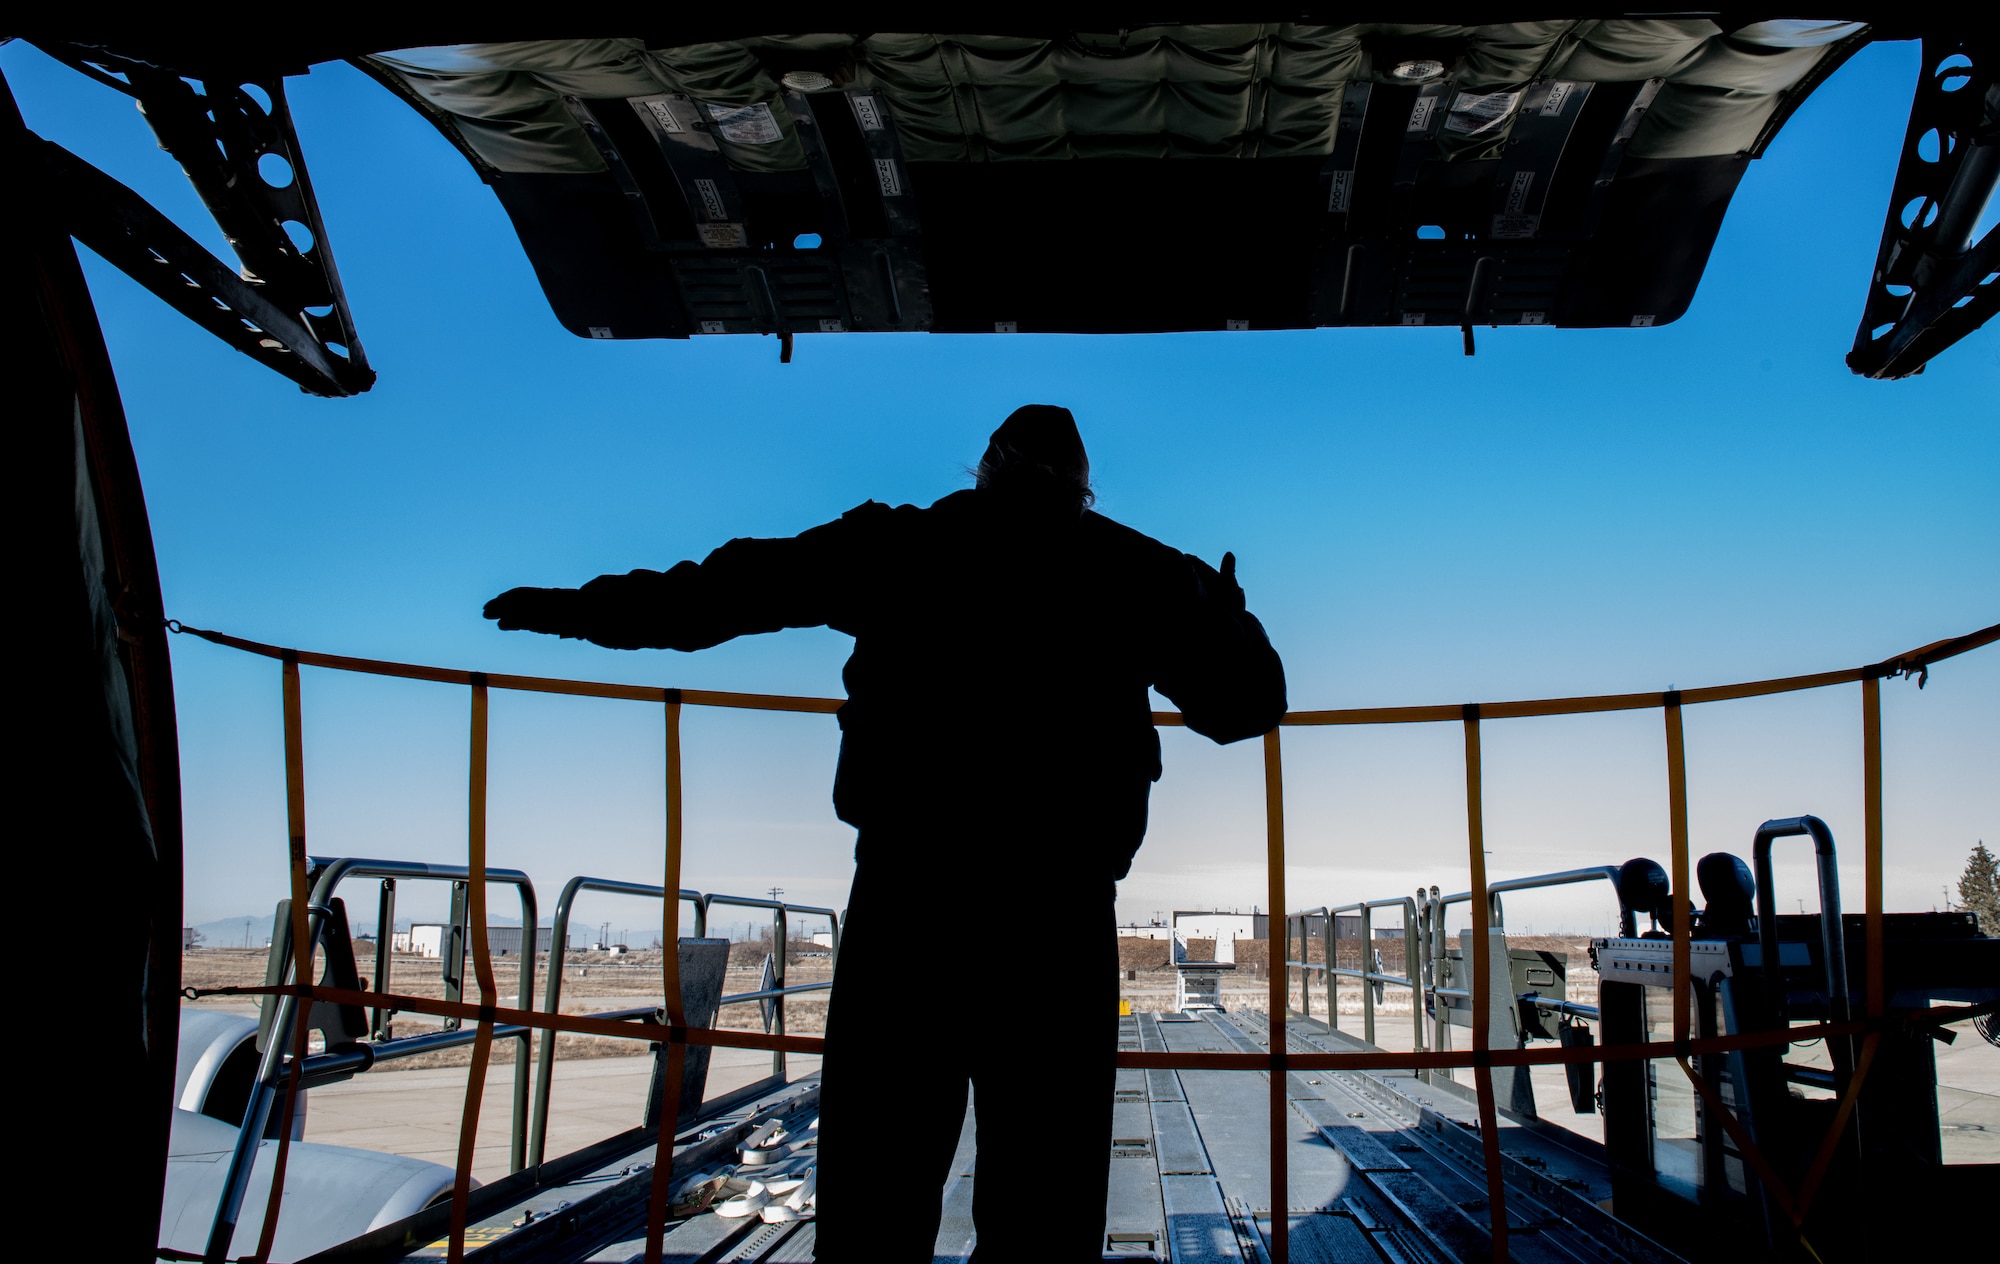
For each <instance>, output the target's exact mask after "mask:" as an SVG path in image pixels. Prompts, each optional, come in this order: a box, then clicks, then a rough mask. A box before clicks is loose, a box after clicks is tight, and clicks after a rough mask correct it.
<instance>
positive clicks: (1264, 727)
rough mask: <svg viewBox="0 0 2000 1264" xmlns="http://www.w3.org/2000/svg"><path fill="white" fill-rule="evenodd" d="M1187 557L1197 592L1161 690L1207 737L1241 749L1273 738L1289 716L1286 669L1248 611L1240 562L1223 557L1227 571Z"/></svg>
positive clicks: (1171, 640) (1171, 643) (1172, 645)
mask: <svg viewBox="0 0 2000 1264" xmlns="http://www.w3.org/2000/svg"><path fill="white" fill-rule="evenodd" d="M1185 556H1186V557H1187V562H1188V567H1189V570H1190V572H1191V575H1190V589H1191V591H1188V592H1184V593H1183V594H1182V599H1181V600H1180V601H1179V602H1177V603H1176V606H1177V609H1176V612H1175V617H1174V619H1173V623H1174V626H1173V627H1171V628H1170V629H1169V630H1168V635H1167V644H1166V650H1167V653H1166V661H1165V662H1164V663H1163V664H1162V667H1161V670H1160V673H1159V679H1158V680H1156V681H1155V682H1154V684H1155V686H1156V687H1157V688H1158V689H1159V691H1160V692H1161V693H1163V694H1165V695H1166V696H1167V697H1168V698H1169V699H1171V700H1172V701H1173V704H1174V705H1175V706H1177V707H1179V708H1180V711H1181V716H1182V717H1183V718H1184V719H1185V720H1186V721H1187V726H1188V727H1189V728H1191V729H1193V730H1194V731H1195V732H1197V733H1199V734H1201V735H1202V736H1203V737H1206V738H1210V739H1212V740H1214V741H1217V742H1236V741H1241V740H1242V739H1244V738H1246V737H1258V736H1261V735H1262V734H1265V733H1268V732H1270V731H1271V730H1272V729H1274V728H1276V727H1277V726H1278V721H1279V720H1281V719H1283V718H1284V715H1285V665H1284V663H1283V662H1282V661H1280V660H1279V658H1278V651H1276V650H1274V649H1272V648H1271V641H1270V638H1269V637H1267V636H1265V635H1264V625H1263V624H1261V623H1259V622H1258V621H1257V616H1256V615H1253V614H1251V613H1250V611H1249V610H1248V609H1246V608H1245V602H1244V598H1243V588H1242V586H1241V585H1239V584H1238V583H1237V582H1236V555H1235V554H1234V553H1225V554H1223V555H1222V569H1221V570H1220V571H1217V570H1216V569H1215V568H1214V567H1212V566H1210V565H1209V564H1208V563H1206V562H1204V561H1202V560H1201V559H1200V558H1198V557H1195V556H1194V555H1192V554H1187V555H1185Z"/></svg>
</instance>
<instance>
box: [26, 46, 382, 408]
mask: <svg viewBox="0 0 2000 1264" xmlns="http://www.w3.org/2000/svg"><path fill="white" fill-rule="evenodd" d="M42 47H43V50H44V51H45V52H48V53H49V54H50V55H51V56H54V57H56V58H58V59H59V60H61V61H62V62H64V63H65V64H66V65H68V66H70V67H71V68H72V69H74V70H77V71H79V72H80V73H82V74H85V75H87V76H89V77H90V78H92V79H95V80H97V81H98V82H99V83H102V84H105V85H106V86H108V87H111V88H114V89H116V90H117V91H119V92H122V93H124V94H126V95H127V96H130V97H132V98H134V99H135V100H137V101H138V103H139V109H140V112H141V113H142V114H143V115H144V116H145V118H146V122H147V123H148V124H149V125H150V126H151V127H152V129H153V134H154V136H155V137H157V138H158V140H159V143H160V148H162V149H164V150H166V151H167V152H168V153H169V154H171V155H172V156H173V158H174V160H175V161H177V162H178V163H180V166H181V170H182V171H184V172H185V173H186V174H187V177H188V180H189V182H190V183H192V184H193V185H194V188H195V192H196V193H197V194H199V195H200V197H201V200H202V202H203V204H204V205H206V206H207V207H208V210H209V213H210V214H211V215H213V216H214V217H215V222H216V225H217V226H218V227H220V228H221V229H222V233H223V236H224V237H225V238H227V239H228V241H229V244H230V247H231V248H232V249H233V250H234V251H235V252H236V255H237V258H238V259H239V260H241V262H242V267H241V269H240V271H238V272H237V274H236V278H235V279H236V280H237V281H238V282H239V283H240V286H229V285H227V284H226V283H218V282H217V281H216V280H215V279H214V278H212V277H209V276H206V275H203V274H204V273H208V272H212V271H214V270H215V269H211V268H208V267H206V266H205V265H203V264H202V263H201V262H200V259H195V258H193V257H190V256H188V255H187V251H188V250H189V249H192V250H193V251H195V252H197V253H198V254H199V256H200V257H201V258H203V259H207V260H208V261H209V262H210V263H213V264H216V268H218V269H222V270H223V271H224V272H227V269H226V265H221V264H220V263H219V262H218V261H216V260H214V258H213V256H211V255H209V254H208V252H207V251H206V250H203V249H202V248H201V247H200V246H198V245H196V244H195V243H194V241H193V239H192V238H190V237H188V236H187V235H186V234H185V233H182V232H181V231H180V230H179V229H178V228H177V227H175V226H174V225H173V224H172V223H171V222H170V221H168V220H167V219H166V218H165V217H164V216H162V215H160V214H159V212H158V211H156V210H154V209H153V208H152V207H151V206H149V205H147V204H146V203H145V202H144V201H143V200H142V199H140V198H139V196H138V194H136V193H133V192H132V191H131V190H130V189H127V188H125V186H123V185H121V184H118V183H117V182H116V181H113V180H111V179H110V177H108V176H103V175H102V173H99V172H96V171H95V170H94V169H92V168H89V167H88V166H87V165H86V164H83V163H82V162H81V160H79V159H76V158H75V157H74V156H73V155H70V154H67V153H66V152H64V151H57V152H59V153H61V154H62V158H63V159H67V163H63V162H62V161H61V160H58V163H59V165H64V166H71V167H73V168H82V169H83V170H84V171H88V172H90V173H91V174H92V175H96V176H98V177H99V178H100V179H102V180H103V181H105V182H108V184H109V185H110V186H111V189H115V190H116V196H115V197H114V200H115V201H116V202H118V203H119V206H118V207H117V209H116V211H115V212H109V213H108V212H107V210H106V208H104V207H102V206H92V205H73V206H72V207H71V208H70V211H71V216H70V218H71V224H70V227H71V230H72V232H73V233H75V235H77V236H78V237H79V239H83V240H85V244H86V245H89V246H90V247H91V248H92V249H93V250H97V251H98V253H100V254H104V255H105V256H106V258H108V259H111V261H112V262H113V263H115V264H117V266H118V267H119V268H121V269H122V270H123V271H125V272H127V273H129V274H130V275H132V276H133V277H134V278H135V279H137V280H139V282H140V283H141V284H143V285H145V286H146V287H147V288H148V289H151V290H152V291H153V292H154V293H156V294H159V295H160V296H161V297H162V298H164V299H166V300H167V301H168V302H169V303H171V304H172V305H173V306H174V307H176V308H178V309H179V310H180V311H181V312H182V313H183V314H186V315H188V316H191V317H193V318H194V319H195V320H196V322H197V323H199V324H201V325H202V326H204V327H205V328H207V329H209V330H210V331H211V332H213V333H216V334H217V335H218V336H220V337H222V338H223V339H224V341H226V342H228V343H230V344H231V345H232V346H235V347H236V348H237V349H238V350H241V351H245V352H247V353H248V354H250V355H252V356H253V357H255V358H257V359H259V360H261V361H263V362H264V363H266V364H268V365H270V366H271V367H272V368H275V369H277V370H278V371H279V372H281V373H284V374H285V376H287V377H289V378H291V379H292V380H293V381H295V382H298V383H299V385H300V386H302V387H304V388H305V389H306V390H307V391H309V392H311V393H312V394H315V395H331V396H342V395H358V394H360V393H361V392H362V391H365V390H367V389H368V388H369V387H370V386H372V385H374V382H375V373H374V371H373V370H371V369H370V368H369V367H368V360H367V357H366V355H364V354H363V352H362V349H361V342H360V339H359V338H358V337H357V336H356V334H355V330H354V321H353V317H352V315H351V313H350V312H349V310H348V305H347V296H346V294H345V292H344V291H343V290H342V289H341V285H340V275H339V273H338V271H336V269H335V267H334V262H333V252H332V249H331V247H330V246H329V245H328V244H327V233H326V225H325V224H324V222H323V221H322V220H321V218H320V212H319V203H318V201H317V200H316V199H315V198H314V196H313V191H312V181H311V179H310V177H309V176H308V175H307V172H306V164H305V157H304V155H303V154H302V153H301V151H300V148H299V142H298V134H297V131H296V130H295V129H294V127H293V125H292V116H291V111H290V109H289V108H288V107H287V106H286V103H285V83H284V77H283V75H281V74H277V73H268V74H260V75H257V76H253V77H250V78H248V79H239V78H237V77H229V78H204V79H201V80H199V81H197V80H193V79H189V78H184V77H182V76H181V75H179V74H176V73H174V72H173V71H171V70H167V69H163V68H161V67H159V66H155V65H151V64H148V63H146V62H142V61H138V60H135V59H132V58H127V57H121V56H118V55H116V54H112V53H108V52H106V51H105V50H103V49H99V48H89V47H85V46H82V45H69V44H48V45H43V46H42ZM83 182H84V183H89V182H90V181H89V179H88V177H84V178H83ZM111 189H105V188H99V189H97V190H93V192H94V193H95V194H96V196H99V197H102V196H104V195H105V194H107V193H109V192H111ZM114 218H115V219H118V220H122V225H120V226H121V227H122V228H123V230H124V233H125V236H126V237H127V239H128V240H127V241H126V242H125V243H123V244H122V246H120V245H115V246H114V248H115V249H116V253H117V254H118V255H119V256H122V258H121V257H114V256H113V254H112V253H107V251H106V250H105V249H104V248H102V247H100V246H99V244H98V243H97V242H96V241H91V240H88V239H84V238H83V232H84V231H85V230H84V228H82V227H79V225H80V224H81V223H82V222H83V221H94V223H93V224H92V225H91V227H93V228H95V229H97V230H100V231H101V230H103V229H105V228H107V227H109V225H108V224H107V223H106V222H105V221H106V220H107V219H114ZM142 228H143V229H145V230H146V231H145V232H144V234H143V237H144V239H139V238H137V237H134V232H135V230H140V229H142ZM162 243H165V248H164V249H162V248H161V246H162ZM150 261H157V262H160V263H166V262H170V261H171V262H172V264H173V266H174V269H175V271H176V273H177V274H178V275H179V276H180V277H181V278H184V279H185V280H186V281H187V282H188V283H189V284H191V285H192V286H193V287H194V290H207V291H210V293H206V294H198V293H193V292H192V291H191V292H190V294H188V295H175V294H173V293H170V292H169V290H168V288H166V287H165V286H163V285H162V284H160V283H156V279H155V278H153V277H150V276H149V275H147V273H148V272H149V271H155V272H156V271H158V270H157V269H148V268H147V266H146V264H147V263H148V262H150ZM133 264H137V265H138V266H137V267H135V266H132V265H133ZM223 291H231V292H229V293H224V292H223ZM225 302H226V303H227V307H226V308H222V309H221V313H220V314H221V315H222V316H224V317H226V319H225V320H222V321H218V320H215V319H212V317H213V316H214V315H215V313H212V312H210V311H209V310H208V309H209V308H210V307H216V306H217V305H218V304H221V303H225ZM203 304H207V305H208V306H207V307H204V306H203ZM232 313H237V314H240V315H241V316H242V317H245V318H247V319H248V321H249V323H250V324H253V325H255V326H257V328H254V329H250V328H244V327H243V321H242V320H240V319H238V318H237V316H236V315H235V314H232ZM280 316H282V317H283V319H279V317H280ZM286 325H289V328H283V327H284V326H286ZM273 342H276V343H279V344H282V345H281V346H278V347H272V346H271V345H269V344H271V343H273ZM260 352H261V353H260ZM266 353H270V354H266Z"/></svg>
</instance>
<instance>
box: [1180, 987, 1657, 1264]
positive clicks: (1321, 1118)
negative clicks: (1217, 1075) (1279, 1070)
mask: <svg viewBox="0 0 2000 1264" xmlns="http://www.w3.org/2000/svg"><path fill="white" fill-rule="evenodd" d="M1207 1021H1208V1022H1209V1023H1210V1024H1211V1025H1213V1026H1214V1027H1216V1028H1217V1029H1218V1030H1220V1031H1221V1032H1222V1033H1223V1034H1224V1035H1225V1037H1226V1038H1227V1039H1228V1040H1229V1041H1230V1043H1231V1045H1232V1046H1233V1047H1235V1048H1237V1049H1240V1050H1243V1051H1246V1052H1261V1051H1263V1049H1264V1048H1265V1047H1266V1041H1267V1040H1268V1038H1269V1025H1268V1023H1267V1022H1266V1021H1265V1019H1264V1016H1263V1015H1261V1014H1254V1013H1252V1014H1240V1015H1228V1016H1224V1015H1214V1016H1210V1017H1209V1018H1208V1020H1207ZM1287 1036H1288V1039H1287V1042H1286V1043H1287V1047H1288V1049H1289V1050H1290V1051H1292V1052H1295V1053H1309V1052H1354V1051H1361V1050H1367V1049H1368V1048H1369V1046H1366V1045H1364V1044H1362V1043H1361V1042H1359V1041H1356V1040H1354V1039H1352V1038H1351V1037H1346V1036H1343V1035H1341V1034H1339V1033H1334V1032H1328V1031H1327V1030H1326V1028H1325V1027H1324V1026H1322V1025H1321V1024H1318V1023H1312V1022H1307V1023H1304V1024H1292V1025H1288V1030H1287ZM1256 1078H1257V1079H1258V1080H1259V1081H1261V1082H1263V1083H1264V1084H1266V1085H1268V1082H1269V1081H1268V1079H1267V1078H1266V1077H1265V1076H1264V1075H1262V1074H1259V1075H1258V1076H1257V1077H1256ZM1287 1080H1288V1087H1289V1091H1290V1098H1291V1105H1292V1111H1293V1114H1294V1115H1295V1116H1297V1117H1298V1118H1300V1119H1302V1120H1304V1121H1305V1123H1306V1124H1307V1125H1309V1126H1310V1127H1311V1128H1312V1129H1313V1131H1314V1133H1315V1134H1316V1135H1318V1136H1319V1137H1321V1138H1323V1139H1324V1140H1325V1142H1326V1143H1327V1144H1328V1145H1330V1146H1332V1147H1333V1148H1334V1149H1336V1150H1337V1151H1338V1152H1339V1153H1340V1156H1341V1157H1342V1159H1344V1160H1345V1162H1346V1165H1347V1167H1348V1169H1349V1172H1350V1176H1349V1178H1348V1179H1347V1181H1346V1183H1345V1184H1344V1186H1343V1187H1342V1188H1341V1189H1340V1191H1339V1194H1338V1197H1337V1198H1334V1199H1330V1200H1328V1201H1326V1202H1324V1203H1322V1204H1321V1205H1319V1206H1317V1207H1312V1206H1301V1205H1299V1202H1298V1200H1297V1199H1296V1198H1295V1199H1294V1206H1293V1207H1292V1213H1293V1214H1292V1240H1293V1251H1292V1256H1293V1258H1294V1259H1298V1260H1306V1259H1312V1258H1315V1257H1314V1256H1312V1255H1309V1254H1306V1253H1304V1252H1305V1251H1306V1250H1309V1249H1311V1248H1309V1247H1307V1245H1306V1244H1307V1241H1308V1240H1311V1241H1315V1242H1316V1241H1318V1240H1320V1239H1322V1238H1325V1237H1329V1236H1332V1234H1331V1232H1330V1230H1333V1228H1334V1227H1333V1226H1331V1225H1328V1224H1325V1223H1323V1221H1324V1220H1325V1219H1326V1218H1329V1217H1331V1218H1333V1219H1336V1220H1337V1219H1349V1220H1352V1221H1353V1222H1354V1224H1355V1225H1356V1226H1357V1227H1358V1228H1361V1229H1363V1230H1365V1231H1366V1234H1367V1236H1368V1240H1369V1242H1370V1244H1371V1245H1374V1246H1375V1247H1377V1248H1378V1250H1379V1251H1380V1255H1379V1258H1382V1259H1389V1260H1394V1259H1397V1258H1399V1257H1400V1258H1405V1259H1411V1260H1423V1259H1428V1260H1439V1261H1449V1262H1451V1264H1457V1262H1459V1261H1467V1262H1468V1264H1470V1262H1472V1261H1485V1260H1488V1259H1490V1258H1491V1257H1492V1240H1491V1237H1490V1234H1489V1232H1488V1229H1487V1223H1488V1220H1487V1217H1488V1210H1487V1188H1486V1169H1485V1163H1484V1158H1483V1152H1482V1147H1481V1144H1480V1137H1479V1133H1478V1127H1477V1106H1476V1104H1475V1102H1474V1101H1473V1099H1472V1097H1471V1095H1470V1094H1469V1093H1468V1092H1467V1091H1466V1090H1465V1089H1463V1088H1462V1087H1460V1086H1458V1085H1456V1084H1451V1083H1448V1082H1447V1083H1438V1084H1430V1083H1426V1082H1424V1081H1422V1080H1420V1079H1418V1078H1417V1077H1416V1076H1415V1075H1413V1074H1409V1073H1403V1074H1360V1073H1348V1072H1316V1073H1303V1074H1302V1073H1296V1072H1294V1073H1290V1074H1288V1075H1287ZM1500 1147H1501V1155H1502V1157H1501V1162H1502V1165H1503V1167H1502V1171H1503V1179H1504V1181H1505V1183H1506V1188H1507V1223H1508V1230H1509V1242H1508V1254H1509V1257H1510V1258H1511V1259H1514V1260H1516V1261H1520V1262H1521V1264H1544V1262H1548V1264H1557V1262H1562V1264H1568V1262H1570V1261H1584V1262H1591V1264H1597V1262H1600V1261H1601V1262H1604V1264H1615V1262H1622V1261H1633V1262H1635V1264H1679V1261H1680V1257H1679V1256H1677V1255H1675V1254H1673V1253H1672V1252H1670V1251H1668V1250H1666V1249H1665V1248H1663V1247H1661V1246H1659V1245H1658V1244H1657V1243H1654V1242H1652V1241H1650V1240H1649V1239H1647V1238H1645V1237H1643V1236H1642V1235H1640V1234H1637V1233H1635V1232H1634V1231H1633V1230H1631V1229H1630V1228H1629V1227H1627V1226H1625V1225H1623V1224H1620V1223H1619V1222H1618V1221H1616V1220H1615V1219H1613V1218H1612V1217H1611V1216H1610V1215H1609V1214H1607V1213H1606V1212H1605V1211H1603V1210H1602V1208H1601V1207H1600V1206H1599V1204H1600V1202H1602V1201H1604V1200H1606V1199H1608V1198H1609V1197H1610V1192H1611V1190H1610V1173H1609V1169H1608V1166H1607V1165H1606V1164H1605V1162H1604V1160H1603V1157H1602V1151H1601V1148H1599V1147H1597V1146H1596V1144H1595V1143H1594V1142H1590V1141H1588V1140H1585V1139H1582V1138H1578V1137H1574V1136H1572V1135H1571V1134H1568V1133H1565V1132H1563V1131H1562V1130H1560V1129H1557V1128H1554V1127H1552V1126H1550V1125H1546V1124H1539V1123H1538V1122H1536V1121H1528V1120H1516V1119H1503V1120H1502V1127H1501V1132H1500ZM1292 1185H1293V1189H1294V1192H1295V1193H1297V1192H1299V1190H1300V1188H1301V1186H1300V1181H1299V1179H1298V1177H1297V1176H1296V1175H1295V1176H1294V1178H1293V1181H1292ZM1268 1223H1269V1216H1268V1213H1265V1214H1262V1215H1260V1217H1259V1225H1260V1228H1262V1227H1264V1226H1267V1225H1268ZM1327 1258H1330V1259H1336V1260H1342V1261H1345V1260H1347V1259H1350V1258H1351V1259H1354V1260H1357V1261H1363V1260H1369V1259H1371V1258H1376V1257H1370V1256H1366V1255H1360V1254H1353V1255H1342V1254H1333V1255H1330V1256H1328V1257H1327Z"/></svg>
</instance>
